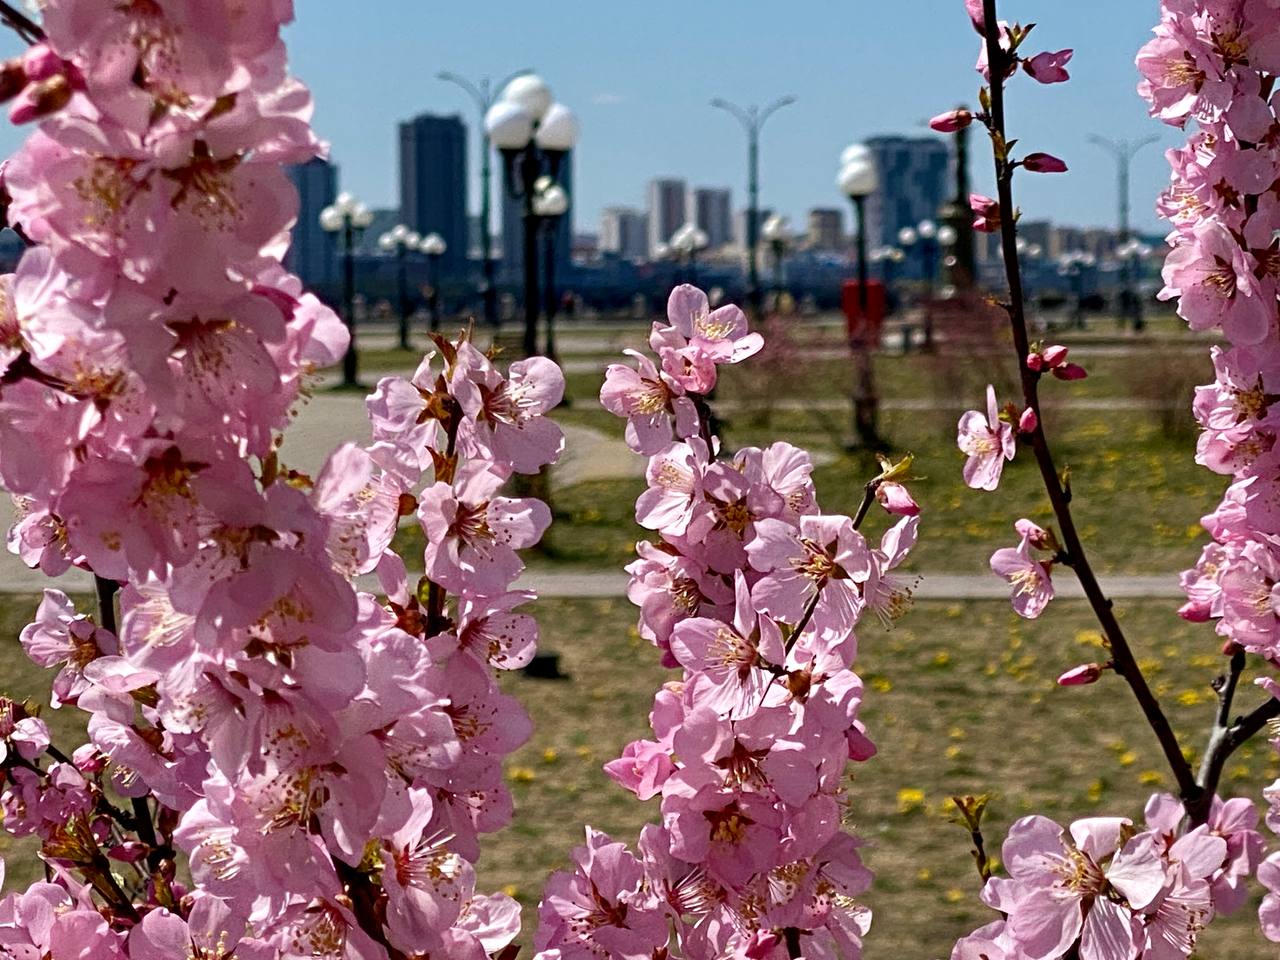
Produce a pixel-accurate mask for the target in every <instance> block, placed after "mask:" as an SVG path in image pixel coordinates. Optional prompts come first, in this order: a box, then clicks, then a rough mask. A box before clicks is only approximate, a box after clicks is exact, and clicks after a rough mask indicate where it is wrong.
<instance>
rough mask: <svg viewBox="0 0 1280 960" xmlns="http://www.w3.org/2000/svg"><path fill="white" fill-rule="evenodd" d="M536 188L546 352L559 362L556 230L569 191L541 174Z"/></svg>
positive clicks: (535, 208)
mask: <svg viewBox="0 0 1280 960" xmlns="http://www.w3.org/2000/svg"><path fill="white" fill-rule="evenodd" d="M535 190H536V193H535V196H534V199H533V213H534V215H535V216H536V217H537V218H538V220H539V222H540V223H541V226H542V292H543V303H544V306H543V309H544V311H545V312H546V314H547V333H546V355H547V356H548V357H550V358H551V359H552V360H555V361H556V362H557V363H558V362H559V360H558V359H557V357H556V312H557V310H558V309H559V305H560V304H559V300H558V294H557V291H556V231H557V229H559V226H560V218H561V217H563V216H564V215H565V213H566V212H568V210H569V194H568V193H566V192H565V189H564V187H562V186H560V184H558V183H556V182H555V181H553V180H552V179H551V178H550V177H542V178H541V179H540V180H539V182H538V184H536V186H535Z"/></svg>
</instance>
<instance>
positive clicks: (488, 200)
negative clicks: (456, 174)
mask: <svg viewBox="0 0 1280 960" xmlns="http://www.w3.org/2000/svg"><path fill="white" fill-rule="evenodd" d="M532 72H533V71H532V70H517V71H516V72H515V73H513V74H511V75H509V76H508V77H507V78H506V79H505V80H503V81H502V82H501V83H499V84H497V85H496V86H495V85H493V84H491V83H490V81H489V78H488V77H483V78H481V80H480V82H479V83H472V82H471V81H470V80H468V79H467V78H466V77H463V76H460V75H459V74H456V73H452V72H451V71H448V70H445V71H443V72H441V73H438V74H436V78H437V79H439V80H443V81H445V82H446V83H452V84H454V85H455V86H458V87H461V88H462V89H463V90H465V91H466V93H467V95H468V96H470V97H471V99H472V100H474V101H475V104H476V106H477V107H478V108H479V109H480V120H481V123H480V262H481V269H482V271H483V273H482V277H483V279H482V280H481V287H480V296H481V298H482V300H483V301H484V321H485V323H487V324H489V325H490V326H493V327H496V326H497V325H498V324H499V322H500V320H499V315H498V286H497V281H496V280H495V279H494V260H493V227H492V224H491V223H490V222H489V221H490V218H491V216H492V202H493V200H492V195H493V190H492V187H491V186H490V180H491V177H492V170H491V168H490V163H489V157H490V142H489V132H488V129H487V127H486V126H485V123H484V119H485V117H486V115H487V114H488V112H489V108H490V107H492V106H493V102H494V99H495V98H496V97H497V91H499V90H503V89H505V88H506V86H507V85H508V84H509V83H510V82H511V81H512V80H514V79H515V78H516V77H523V76H525V75H526V74H530V73H532Z"/></svg>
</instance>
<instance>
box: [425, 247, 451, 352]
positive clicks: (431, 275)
mask: <svg viewBox="0 0 1280 960" xmlns="http://www.w3.org/2000/svg"><path fill="white" fill-rule="evenodd" d="M418 249H419V250H421V251H422V252H423V253H424V254H426V257H427V322H428V323H429V324H430V326H431V332H432V333H436V332H438V331H439V329H440V258H441V257H443V256H444V254H445V251H446V250H448V249H449V245H448V244H447V243H445V242H444V237H442V236H440V234H438V233H428V234H427V235H426V236H425V237H423V238H422V241H421V242H420V243H419V244H418Z"/></svg>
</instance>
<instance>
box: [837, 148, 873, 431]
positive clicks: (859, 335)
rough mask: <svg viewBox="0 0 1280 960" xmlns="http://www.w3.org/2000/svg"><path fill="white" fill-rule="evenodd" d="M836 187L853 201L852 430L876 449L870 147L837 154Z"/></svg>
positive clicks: (871, 156) (871, 162) (848, 149)
mask: <svg viewBox="0 0 1280 960" xmlns="http://www.w3.org/2000/svg"><path fill="white" fill-rule="evenodd" d="M836 186H837V187H839V188H840V192H841V193H843V194H844V195H845V196H846V197H848V198H849V200H850V202H851V203H852V204H853V213H854V229H855V234H854V250H855V251H856V258H857V269H858V319H859V321H860V322H861V326H860V327H859V328H856V329H855V330H854V331H853V333H852V335H851V336H850V338H849V346H850V347H851V348H852V350H853V353H854V359H855V361H856V363H857V366H858V370H857V375H856V377H855V381H854V393H853V431H854V436H855V437H856V438H857V443H858V445H860V446H861V447H863V448H866V449H872V450H877V449H880V448H882V447H883V446H884V441H883V440H881V439H880V432H879V428H878V426H877V421H878V419H879V406H880V401H879V398H878V397H877V396H876V385H875V375H874V372H873V370H872V366H871V351H872V350H873V349H874V348H875V346H876V344H874V343H873V342H872V340H873V337H874V331H873V329H872V324H871V318H870V316H869V310H868V303H869V301H868V298H867V282H868V281H867V197H869V196H870V195H871V194H873V193H875V192H876V190H878V189H879V188H880V174H879V172H878V171H877V170H876V162H875V158H874V156H873V155H872V153H871V149H870V148H869V147H867V146H866V144H862V143H854V144H850V145H849V146H847V147H845V148H844V150H843V151H842V152H841V154H840V172H839V173H838V174H837V176H836Z"/></svg>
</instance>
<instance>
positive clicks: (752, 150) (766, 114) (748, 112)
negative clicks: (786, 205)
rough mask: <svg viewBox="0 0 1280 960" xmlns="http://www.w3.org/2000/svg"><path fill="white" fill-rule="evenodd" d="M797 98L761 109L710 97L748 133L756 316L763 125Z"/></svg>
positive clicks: (751, 294) (750, 288)
mask: <svg viewBox="0 0 1280 960" xmlns="http://www.w3.org/2000/svg"><path fill="white" fill-rule="evenodd" d="M795 102H796V98H795V97H792V96H787V97H780V98H779V99H777V100H775V101H773V103H770V104H768V105H767V106H765V107H764V108H763V109H761V108H760V107H758V106H756V105H755V104H752V105H751V106H749V107H740V106H738V105H737V104H736V103H730V102H729V101H728V100H724V99H722V98H720V97H716V98H715V99H714V100H712V101H711V106H713V107H715V108H716V109H718V110H723V111H725V112H726V113H729V114H732V115H733V117H734V118H735V119H736V120H737V121H738V122H739V123H740V124H742V129H743V130H744V131H745V132H746V134H747V238H746V239H747V300H748V302H749V303H750V304H751V307H752V309H753V310H754V311H755V313H756V315H757V316H759V314H760V305H761V303H762V302H763V296H762V292H761V289H760V263H759V257H758V255H757V251H758V248H759V246H760V128H761V127H763V126H764V122H765V121H766V120H768V119H769V118H770V117H771V116H773V115H774V114H775V113H777V112H778V111H779V110H781V109H782V108H783V107H785V106H787V105H788V104H792V103H795Z"/></svg>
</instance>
